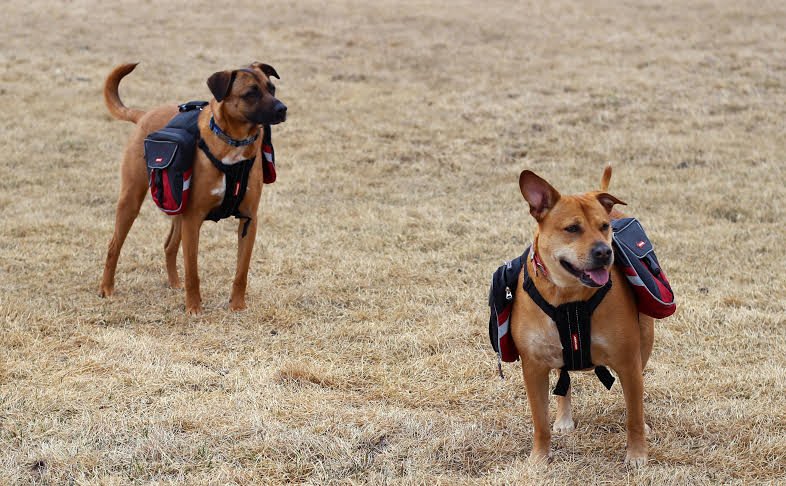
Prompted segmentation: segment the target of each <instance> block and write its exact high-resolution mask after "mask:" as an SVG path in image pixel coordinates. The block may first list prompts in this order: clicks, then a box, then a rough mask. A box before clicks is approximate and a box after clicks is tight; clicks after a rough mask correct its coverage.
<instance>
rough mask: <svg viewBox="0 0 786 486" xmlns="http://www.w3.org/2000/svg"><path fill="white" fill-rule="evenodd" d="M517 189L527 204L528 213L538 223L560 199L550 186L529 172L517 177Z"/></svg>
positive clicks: (526, 171)
mask: <svg viewBox="0 0 786 486" xmlns="http://www.w3.org/2000/svg"><path fill="white" fill-rule="evenodd" d="M519 189H521V195H522V196H524V199H526V200H527V202H528V203H529V213H530V214H531V215H532V217H533V218H535V219H536V220H538V221H540V220H542V219H543V218H544V217H545V216H546V213H548V212H549V210H550V209H551V208H553V207H554V205H555V204H557V201H559V197H560V196H559V192H557V190H556V189H554V188H553V187H551V184H549V183H548V182H546V181H544V180H543V179H541V178H540V177H539V176H538V175H536V174H535V173H534V172H532V171H530V170H525V171H523V172H522V173H521V175H520V176H519Z"/></svg>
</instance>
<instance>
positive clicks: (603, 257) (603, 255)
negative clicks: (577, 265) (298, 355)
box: [592, 242, 612, 265]
mask: <svg viewBox="0 0 786 486" xmlns="http://www.w3.org/2000/svg"><path fill="white" fill-rule="evenodd" d="M611 255H612V252H611V247H610V246H609V245H608V244H606V243H604V242H598V243H595V246H593V247H592V261H593V262H594V263H595V264H597V265H608V264H609V263H611Z"/></svg>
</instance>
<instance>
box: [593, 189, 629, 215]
mask: <svg viewBox="0 0 786 486" xmlns="http://www.w3.org/2000/svg"><path fill="white" fill-rule="evenodd" d="M595 197H596V198H598V202H599V203H600V204H601V206H603V207H604V208H605V209H606V212H607V213H611V210H612V208H614V205H615V204H622V205H623V206H627V205H628V203H626V202H625V201H620V200H619V199H617V198H616V197H614V196H612V195H611V194H609V193H608V192H599V193H598V194H597V195H596V196H595Z"/></svg>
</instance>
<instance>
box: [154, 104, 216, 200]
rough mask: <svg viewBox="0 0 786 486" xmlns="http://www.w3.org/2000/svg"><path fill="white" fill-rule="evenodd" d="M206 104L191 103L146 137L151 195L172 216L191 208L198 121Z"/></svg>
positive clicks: (181, 107) (183, 105)
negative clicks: (190, 194) (189, 199)
mask: <svg viewBox="0 0 786 486" xmlns="http://www.w3.org/2000/svg"><path fill="white" fill-rule="evenodd" d="M207 104H208V103H207V101H190V102H188V103H184V104H182V105H180V106H179V109H180V113H178V114H177V115H176V116H175V117H174V118H172V120H170V121H169V123H168V124H167V125H166V126H165V127H164V128H162V129H161V130H158V131H155V132H153V133H150V134H149V135H148V136H147V137H146V138H145V161H146V162H147V178H148V185H149V186H150V195H151V196H153V202H155V203H156V206H158V208H159V209H160V210H161V211H163V212H165V213H166V214H169V215H175V214H180V213H182V212H183V211H185V210H186V207H187V205H188V194H189V192H190V187H191V172H192V170H193V165H194V153H195V151H196V146H197V140H198V139H199V125H198V124H197V118H198V117H199V113H200V112H201V111H202V108H204V107H205V106H207Z"/></svg>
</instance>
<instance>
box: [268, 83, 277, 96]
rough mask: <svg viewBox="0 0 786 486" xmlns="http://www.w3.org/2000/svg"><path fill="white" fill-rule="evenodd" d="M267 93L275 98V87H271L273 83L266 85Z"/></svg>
mask: <svg viewBox="0 0 786 486" xmlns="http://www.w3.org/2000/svg"><path fill="white" fill-rule="evenodd" d="M267 91H268V93H270V94H271V95H273V96H276V87H275V86H273V83H268V85H267Z"/></svg>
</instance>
